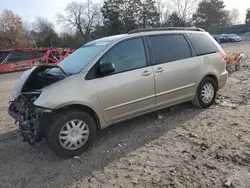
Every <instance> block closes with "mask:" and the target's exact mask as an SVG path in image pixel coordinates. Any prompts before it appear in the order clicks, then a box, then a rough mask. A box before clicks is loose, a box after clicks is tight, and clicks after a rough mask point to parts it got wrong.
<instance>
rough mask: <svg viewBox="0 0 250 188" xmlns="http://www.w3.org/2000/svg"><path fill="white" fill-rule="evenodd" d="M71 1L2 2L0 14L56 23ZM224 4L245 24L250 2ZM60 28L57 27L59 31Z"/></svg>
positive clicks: (233, 0) (19, 0)
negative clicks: (58, 16)
mask: <svg viewBox="0 0 250 188" xmlns="http://www.w3.org/2000/svg"><path fill="white" fill-rule="evenodd" d="M71 1H72V0H0V2H1V3H0V12H1V11H2V10H4V9H10V10H12V11H13V12H15V13H16V14H18V15H20V16H21V17H22V18H23V20H24V21H32V20H33V19H34V17H35V16H38V15H39V16H44V17H46V18H48V19H49V20H50V21H53V22H54V23H55V19H56V18H55V14H56V13H58V12H63V10H64V8H65V6H66V5H67V4H68V3H69V2H71ZM78 1H81V0H78ZM95 1H98V0H95ZM99 1H100V0H99ZM166 1H167V0H166ZM224 2H225V4H226V8H227V9H232V8H238V9H239V11H240V14H241V18H240V19H241V21H242V22H243V21H244V19H245V18H244V17H245V13H246V9H247V8H250V0H224ZM58 28H59V27H57V29H58Z"/></svg>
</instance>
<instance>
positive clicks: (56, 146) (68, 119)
mask: <svg viewBox="0 0 250 188" xmlns="http://www.w3.org/2000/svg"><path fill="white" fill-rule="evenodd" d="M73 120H74V121H73ZM72 121H73V122H74V125H78V123H80V122H81V121H82V122H83V123H81V124H79V127H78V128H81V130H82V129H84V130H82V131H85V132H84V133H83V132H78V133H76V132H74V130H73V128H72V127H74V126H73V124H72ZM67 123H68V124H69V126H70V128H71V129H68V128H69V127H68V125H67ZM84 123H85V125H84ZM83 127H84V128H83ZM75 128H76V127H75ZM65 129H66V130H65ZM76 129H77V128H76ZM69 130H70V131H69ZM72 130H73V131H72ZM77 130H79V129H77ZM62 132H71V133H67V134H62ZM86 132H88V134H87V133H86ZM96 132H97V128H96V123H95V121H94V120H93V118H92V117H91V116H90V115H89V114H87V113H85V112H82V111H79V110H74V109H71V110H67V111H62V112H60V113H59V114H57V115H56V116H55V118H54V121H53V123H52V126H51V127H50V128H49V129H48V132H47V141H48V145H49V147H50V149H51V150H52V151H53V152H55V153H56V154H57V155H58V156H59V157H62V158H72V157H74V156H78V155H81V154H82V153H83V152H84V151H86V150H87V148H88V147H89V146H90V145H91V144H92V142H93V141H94V140H95V137H96ZM73 133H74V134H77V135H71V134H73ZM83 134H84V135H83ZM81 135H82V136H84V137H87V138H86V139H85V140H84V141H83V140H82V139H79V138H80V137H81ZM86 135H88V136H86ZM64 137H67V139H60V138H64ZM68 138H71V140H72V139H75V140H77V141H76V142H75V140H74V142H75V143H76V144H78V147H79V145H81V143H80V142H79V141H81V142H82V143H83V145H81V146H80V147H79V148H78V147H75V146H76V145H75V144H73V145H72V147H75V149H72V148H71V149H68V148H65V147H69V146H70V144H71V142H69V140H70V139H68ZM64 140H65V141H64ZM66 142H69V144H65V143H66ZM62 143H64V144H65V147H64V146H63V145H62ZM72 143H73V141H72Z"/></svg>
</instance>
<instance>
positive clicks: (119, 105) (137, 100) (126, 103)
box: [105, 95, 155, 111]
mask: <svg viewBox="0 0 250 188" xmlns="http://www.w3.org/2000/svg"><path fill="white" fill-rule="evenodd" d="M153 97H155V95H149V96H147V97H143V98H140V99H135V100H132V101H129V102H125V103H122V104H118V105H116V106H111V107H109V108H106V109H105V111H109V110H113V109H115V108H119V107H122V106H126V105H129V104H132V103H136V102H140V101H143V100H147V99H150V98H153Z"/></svg>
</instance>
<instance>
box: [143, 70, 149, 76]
mask: <svg viewBox="0 0 250 188" xmlns="http://www.w3.org/2000/svg"><path fill="white" fill-rule="evenodd" d="M150 74H152V72H149V71H148V70H145V71H143V73H142V74H141V75H142V76H149V75H150Z"/></svg>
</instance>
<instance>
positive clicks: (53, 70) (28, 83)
mask: <svg viewBox="0 0 250 188" xmlns="http://www.w3.org/2000/svg"><path fill="white" fill-rule="evenodd" d="M58 70H59V71H58ZM67 76H68V74H67V73H66V72H65V71H64V70H63V69H62V68H61V67H60V66H58V65H48V64H46V65H40V66H37V67H33V68H32V69H29V70H27V71H25V72H24V73H23V74H22V76H21V78H20V79H19V82H18V84H17V85H16V87H15V88H14V89H13V93H12V95H13V98H14V100H13V101H11V102H10V105H9V108H8V113H9V115H10V116H11V117H12V118H14V119H15V120H16V122H18V123H19V129H20V130H21V133H22V136H23V140H24V141H28V142H29V143H30V144H34V143H35V142H38V141H40V140H41V138H42V137H43V136H44V135H45V134H46V133H45V132H46V130H43V129H44V128H45V127H46V124H48V122H47V121H46V123H44V121H43V119H44V117H47V116H46V115H44V113H47V114H48V113H50V112H52V110H51V109H47V108H43V107H39V106H36V105H34V101H36V100H37V98H38V97H39V96H40V94H41V92H42V90H43V89H44V88H45V87H47V86H49V85H51V84H53V83H55V82H58V81H60V80H62V79H64V78H66V77H67ZM42 124H43V125H42ZM44 124H45V126H44Z"/></svg>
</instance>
